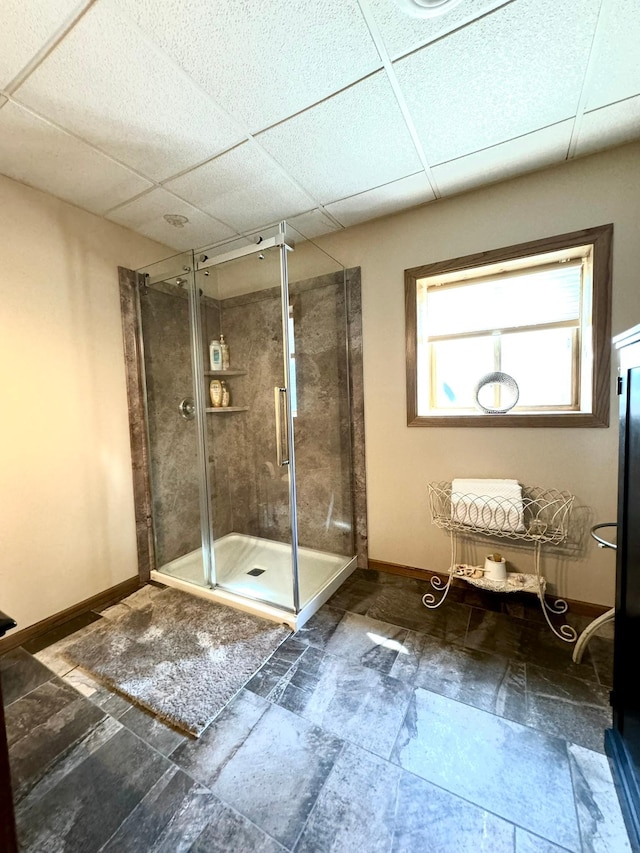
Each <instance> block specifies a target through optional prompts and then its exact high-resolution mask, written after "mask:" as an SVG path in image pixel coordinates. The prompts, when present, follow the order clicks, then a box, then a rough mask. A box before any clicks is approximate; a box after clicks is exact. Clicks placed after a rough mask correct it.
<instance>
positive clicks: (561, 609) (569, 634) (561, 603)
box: [534, 542, 578, 643]
mask: <svg viewBox="0 0 640 853" xmlns="http://www.w3.org/2000/svg"><path fill="white" fill-rule="evenodd" d="M534 553H535V568H536V578H537V580H538V598H539V599H540V606H541V607H542V613H543V615H544V618H545V619H546V620H547V625H548V626H549V627H550V628H551V630H552V631H553V633H554V634H555V635H556V637H559V638H560V639H561V640H564V642H565V643H575V641H576V639H577V638H578V632H577V631H576V629H575V628H573V627H572V626H571V625H560V628H559V629H557V628H556V627H555V625H554V624H553V622H552V621H551V619H549V613H554V614H556V616H558V615H560V614H561V613H566V612H567V610H568V609H569V605H568V604H567V602H566V601H565V600H564V599H563V598H556V600H555V601H554V602H553V604H549V603H548V601H547V600H546V598H545V594H544V590H545V582H544V579H543V578H541V577H540V542H536V543H535V544H534Z"/></svg>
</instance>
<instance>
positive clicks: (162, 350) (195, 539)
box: [138, 253, 212, 586]
mask: <svg viewBox="0 0 640 853" xmlns="http://www.w3.org/2000/svg"><path fill="white" fill-rule="evenodd" d="M193 268H194V264H193V255H192V253H184V254H182V255H176V256H174V257H172V258H169V259H168V260H166V261H162V262H161V263H158V264H154V265H153V266H150V267H147V268H145V269H144V270H142V271H141V272H142V274H143V276H144V279H143V281H142V282H141V285H140V287H139V288H138V299H139V306H138V316H139V318H140V331H141V341H140V344H141V346H140V349H141V352H142V354H143V365H144V381H145V385H146V398H145V404H146V421H147V431H148V439H149V441H148V445H149V473H150V479H151V495H152V504H153V530H154V539H155V563H156V567H157V568H158V569H160V570H161V571H163V572H164V573H166V574H169V575H172V576H174V577H177V578H179V579H181V580H184V581H187V582H189V583H193V584H197V585H199V586H206V585H209V583H210V581H211V579H212V568H211V566H210V564H209V553H208V550H207V549H204V550H203V548H202V533H203V521H204V522H205V527H206V522H207V519H206V517H205V518H204V519H203V514H202V507H203V485H204V484H203V480H202V477H201V470H202V466H201V456H202V455H203V453H202V450H203V448H202V436H201V435H199V431H200V421H199V419H198V417H197V406H198V388H197V387H196V384H195V381H194V377H195V376H196V375H197V373H198V371H197V365H196V364H194V361H193V358H192V352H193V344H192V329H193V318H194V315H197V313H198V309H199V307H200V306H199V305H197V304H195V291H194V281H195V279H194V273H193Z"/></svg>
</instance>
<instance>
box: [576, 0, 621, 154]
mask: <svg viewBox="0 0 640 853" xmlns="http://www.w3.org/2000/svg"><path fill="white" fill-rule="evenodd" d="M610 14H611V0H601V3H600V9H599V11H598V20H597V21H596V27H595V30H594V33H593V41H592V42H591V49H590V51H589V58H588V60H587V67H586V70H585V72H584V79H583V81H582V89H581V90H580V98H579V100H578V106H577V107H576V115H575V118H574V120H573V127H572V129H571V138H570V140H569V147H568V149H567V157H566V159H567V160H571V159H573V157H575V153H576V148H577V146H578V141H579V139H580V130H581V128H582V119H583V116H584V111H585V109H584V108H585V104H586V102H587V96H588V94H589V89H590V85H591V81H592V79H593V76H594V74H595V66H596V61H597V59H598V54H599V51H600V45H601V43H602V39H603V37H604V36H603V32H604V30H605V26H604V25H605V24H606V21H607V19H608V16H609V15H610Z"/></svg>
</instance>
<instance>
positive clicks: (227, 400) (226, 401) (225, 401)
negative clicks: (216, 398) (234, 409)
mask: <svg viewBox="0 0 640 853" xmlns="http://www.w3.org/2000/svg"><path fill="white" fill-rule="evenodd" d="M220 384H221V385H222V401H221V405H222V407H223V408H224V409H226V408H227V407H228V406H229V405H230V404H231V394H230V392H229V387H228V386H227V383H226V382H225V381H224V379H223V380H222V382H221V383H220Z"/></svg>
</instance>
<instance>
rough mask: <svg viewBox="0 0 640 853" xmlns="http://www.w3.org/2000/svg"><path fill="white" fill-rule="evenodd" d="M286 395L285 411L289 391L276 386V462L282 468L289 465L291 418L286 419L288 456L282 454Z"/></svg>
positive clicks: (274, 397)
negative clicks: (283, 410) (283, 408)
mask: <svg viewBox="0 0 640 853" xmlns="http://www.w3.org/2000/svg"><path fill="white" fill-rule="evenodd" d="M283 395H284V405H285V411H286V406H287V389H286V388H281V387H280V386H279V385H276V386H275V388H274V389H273V400H274V403H275V407H276V461H277V463H278V466H279V467H280V468H282V467H284V466H285V465H288V464H289V418H286V419H285V428H284V438H285V439H286V454H284V453H283V452H282V439H283V431H282V397H283Z"/></svg>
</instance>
